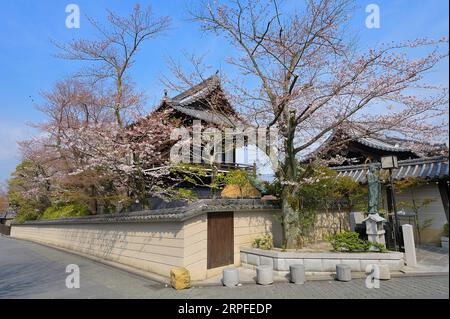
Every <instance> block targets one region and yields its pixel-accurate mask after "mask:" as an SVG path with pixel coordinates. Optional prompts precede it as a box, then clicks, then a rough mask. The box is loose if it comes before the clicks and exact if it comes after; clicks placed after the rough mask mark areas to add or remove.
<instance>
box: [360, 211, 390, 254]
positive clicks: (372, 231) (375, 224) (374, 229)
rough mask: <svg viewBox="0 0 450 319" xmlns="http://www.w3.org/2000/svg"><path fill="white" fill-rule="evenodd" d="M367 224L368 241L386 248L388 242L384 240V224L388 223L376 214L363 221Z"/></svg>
mask: <svg viewBox="0 0 450 319" xmlns="http://www.w3.org/2000/svg"><path fill="white" fill-rule="evenodd" d="M363 222H365V223H366V234H367V237H368V240H369V241H370V242H372V243H379V244H383V245H385V246H386V241H385V238H384V234H385V233H386V231H385V230H384V227H383V224H384V223H385V222H386V219H384V218H383V217H381V216H380V215H378V213H376V214H370V215H369V216H368V217H367V218H365V219H364V220H363Z"/></svg>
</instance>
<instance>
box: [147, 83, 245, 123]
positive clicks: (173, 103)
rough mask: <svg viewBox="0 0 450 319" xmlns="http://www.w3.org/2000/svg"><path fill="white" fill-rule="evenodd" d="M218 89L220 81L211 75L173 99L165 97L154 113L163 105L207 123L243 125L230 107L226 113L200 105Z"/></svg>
mask: <svg viewBox="0 0 450 319" xmlns="http://www.w3.org/2000/svg"><path fill="white" fill-rule="evenodd" d="M218 89H219V90H220V89H221V87H220V79H219V77H218V76H217V75H213V76H211V77H209V78H208V79H206V80H204V81H203V82H201V83H199V84H197V85H195V86H193V87H192V88H190V89H188V90H186V91H184V92H182V93H180V94H178V95H177V96H175V97H173V98H167V97H165V98H164V101H163V103H162V104H161V105H160V106H159V107H158V108H157V110H156V111H158V110H160V109H162V108H163V107H164V105H167V106H169V107H171V108H173V109H174V110H176V111H178V112H181V113H183V114H185V115H187V116H189V117H192V118H195V119H199V120H203V121H205V122H207V123H213V124H217V125H224V126H235V125H238V124H243V121H242V120H241V119H239V118H238V116H237V114H236V113H235V112H234V110H232V109H231V108H230V107H229V108H228V111H225V110H219V109H217V110H216V109H213V108H212V107H211V106H210V105H208V103H202V102H205V100H207V99H208V97H209V96H210V95H211V94H212V93H213V92H214V91H216V90H218Z"/></svg>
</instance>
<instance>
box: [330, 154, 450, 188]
mask: <svg viewBox="0 0 450 319" xmlns="http://www.w3.org/2000/svg"><path fill="white" fill-rule="evenodd" d="M398 164H399V168H398V169H394V170H393V171H392V177H393V178H394V179H395V180H400V179H405V178H408V177H419V178H423V179H427V180H440V179H448V178H449V162H448V157H442V156H437V157H427V158H417V159H411V160H403V161H399V162H398ZM376 165H378V166H380V164H376ZM332 169H333V170H335V171H337V172H338V176H349V177H351V178H352V179H353V180H355V181H357V182H359V183H366V182H367V178H366V176H367V169H368V168H367V166H365V165H352V166H341V167H333V168H332Z"/></svg>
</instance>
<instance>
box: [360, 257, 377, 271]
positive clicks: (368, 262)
mask: <svg viewBox="0 0 450 319" xmlns="http://www.w3.org/2000/svg"><path fill="white" fill-rule="evenodd" d="M372 264H375V265H379V264H380V261H379V260H378V259H361V271H366V268H367V266H368V265H372Z"/></svg>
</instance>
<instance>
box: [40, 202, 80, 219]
mask: <svg viewBox="0 0 450 319" xmlns="http://www.w3.org/2000/svg"><path fill="white" fill-rule="evenodd" d="M86 215H89V209H88V208H87V207H85V206H82V205H79V204H63V205H56V206H52V207H49V208H47V209H46V210H45V212H44V214H42V217H41V219H56V218H64V217H76V216H86Z"/></svg>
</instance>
